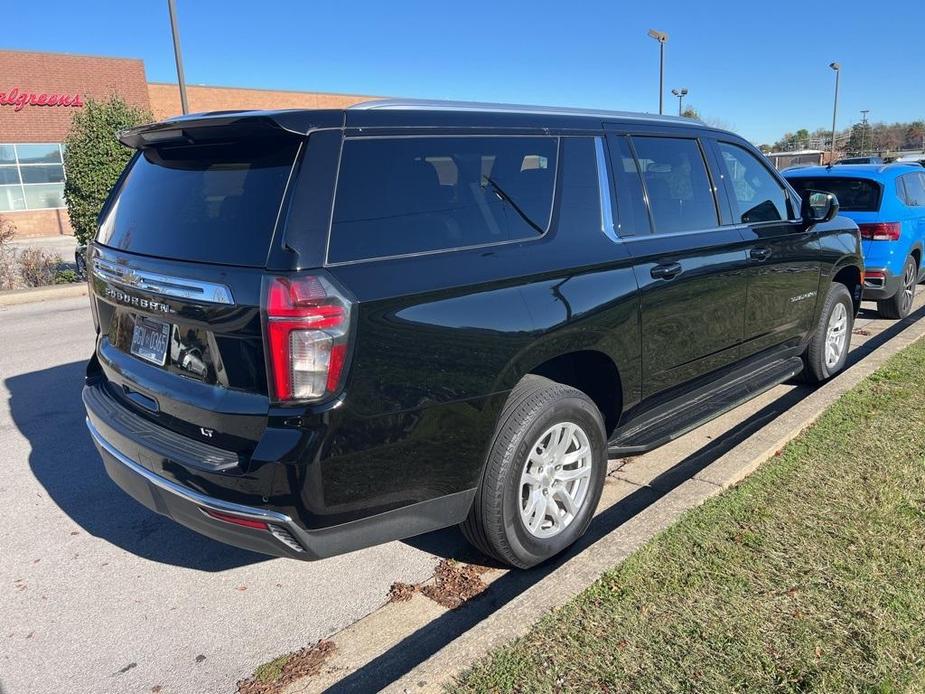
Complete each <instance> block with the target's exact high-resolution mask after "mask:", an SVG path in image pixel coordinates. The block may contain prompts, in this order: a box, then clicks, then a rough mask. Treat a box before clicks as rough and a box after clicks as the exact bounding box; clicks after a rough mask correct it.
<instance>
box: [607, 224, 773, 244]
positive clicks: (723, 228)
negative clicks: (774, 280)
mask: <svg viewBox="0 0 925 694" xmlns="http://www.w3.org/2000/svg"><path fill="white" fill-rule="evenodd" d="M778 223H779V222H778ZM742 226H743V225H742V224H725V225H721V226H715V227H710V228H709V229H688V230H686V231H672V232H668V233H665V234H655V233H652V234H640V235H638V236H621V237H620V240H621V241H624V242H629V241H644V240H646V239H654V238H671V237H672V236H693V235H694V234H710V233H714V232H717V231H734V230H735V229H736V228H741V227H742ZM743 243H744V239H743Z"/></svg>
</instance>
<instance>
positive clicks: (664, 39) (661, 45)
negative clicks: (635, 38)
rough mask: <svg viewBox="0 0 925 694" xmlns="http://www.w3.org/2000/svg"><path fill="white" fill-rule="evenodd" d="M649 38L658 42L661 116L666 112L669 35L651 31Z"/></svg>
mask: <svg viewBox="0 0 925 694" xmlns="http://www.w3.org/2000/svg"><path fill="white" fill-rule="evenodd" d="M649 36H651V37H652V38H653V39H655V40H656V41H658V113H659V115H661V114H662V113H664V112H665V108H664V101H663V99H664V96H665V44H666V43H668V34H666V33H665V32H664V31H656V30H655V29H649Z"/></svg>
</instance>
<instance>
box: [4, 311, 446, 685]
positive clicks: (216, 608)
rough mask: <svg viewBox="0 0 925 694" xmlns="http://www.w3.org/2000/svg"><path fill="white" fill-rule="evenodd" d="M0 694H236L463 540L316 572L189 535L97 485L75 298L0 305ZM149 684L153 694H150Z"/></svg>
mask: <svg viewBox="0 0 925 694" xmlns="http://www.w3.org/2000/svg"><path fill="white" fill-rule="evenodd" d="M0 336H2V341H3V346H2V349H0V398H2V404H0V463H2V465H3V471H2V474H0V509H3V513H4V516H3V530H2V533H0V692H3V694H34V693H37V692H48V693H52V692H119V693H120V694H121V693H125V692H151V691H160V692H162V694H168V693H171V692H183V693H188V692H233V691H234V690H235V682H236V681H237V680H239V679H241V678H243V677H246V676H248V675H250V674H251V673H252V672H253V670H254V668H255V667H256V666H257V665H259V664H260V663H263V662H266V661H267V660H270V659H272V658H274V657H276V656H278V655H280V654H282V653H286V652H289V651H292V650H295V649H297V648H300V647H302V646H304V645H306V644H311V643H314V642H315V641H316V640H318V639H319V638H322V637H324V636H328V635H330V634H331V633H333V632H336V631H338V630H340V629H342V628H343V627H345V626H347V625H349V624H351V623H353V622H355V621H356V620H357V619H359V618H361V617H363V616H364V615H366V614H368V613H369V612H371V611H373V610H374V609H376V608H377V607H379V606H380V605H382V604H383V603H384V602H385V599H386V595H387V592H388V589H389V587H390V585H391V584H392V582H393V581H406V582H416V581H421V580H423V579H425V578H426V577H428V576H430V575H431V574H432V572H433V568H434V566H435V565H436V563H437V561H438V557H436V556H435V555H434V554H432V553H431V551H440V550H441V549H442V548H445V549H446V551H449V552H452V551H455V549H456V548H458V547H459V546H461V545H462V544H463V542H464V541H463V540H462V538H461V536H458V535H456V534H455V531H454V532H444V533H442V534H439V536H438V540H437V541H436V542H431V543H429V544H427V543H425V544H427V547H426V549H417V548H415V547H413V546H411V545H409V544H406V543H403V542H394V543H390V544H388V545H384V546H381V547H376V548H372V549H369V550H363V551H360V552H355V553H353V554H349V555H346V556H341V557H334V558H332V559H326V560H323V561H319V562H312V563H307V562H300V561H296V560H290V559H272V558H268V557H264V556H262V555H257V554H252V553H249V552H246V551H242V550H237V549H235V548H233V547H229V546H227V545H223V544H220V543H217V542H214V541H212V540H210V539H208V538H205V537H202V536H200V535H198V534H196V533H194V532H192V531H190V530H187V529H186V528H184V527H182V526H180V525H177V524H176V523H174V522H172V521H170V520H168V519H166V518H163V517H161V516H159V515H157V514H155V513H153V512H151V511H148V510H147V509H146V508H144V507H143V506H141V505H140V504H138V503H137V502H135V501H134V500H133V499H131V498H129V497H128V496H126V495H125V494H124V493H123V492H122V491H121V490H119V489H118V488H117V487H116V486H115V485H114V484H113V483H112V482H111V481H110V480H109V478H108V477H107V476H106V473H105V472H104V470H103V466H102V463H101V462H100V459H99V456H98V455H97V452H96V450H95V449H94V447H93V444H92V443H91V441H90V438H89V436H88V434H87V431H86V428H85V426H84V415H83V408H82V405H81V401H80V389H81V387H82V381H83V374H84V365H85V363H86V360H87V358H88V357H89V355H90V353H91V351H92V344H93V329H92V324H91V317H90V311H89V308H88V304H87V299H86V298H85V297H82V298H78V299H62V300H58V301H49V302H44V303H33V304H25V305H20V306H12V307H8V308H4V307H2V306H0ZM155 687H160V689H159V690H158V689H154V688H155Z"/></svg>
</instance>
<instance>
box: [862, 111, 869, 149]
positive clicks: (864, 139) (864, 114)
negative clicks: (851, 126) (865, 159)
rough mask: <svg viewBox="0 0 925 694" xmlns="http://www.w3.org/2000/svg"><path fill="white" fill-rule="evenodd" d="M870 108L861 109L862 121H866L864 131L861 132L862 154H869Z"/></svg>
mask: <svg viewBox="0 0 925 694" xmlns="http://www.w3.org/2000/svg"><path fill="white" fill-rule="evenodd" d="M868 113H870V109H869V108H865V109H861V122H863V123H864V132H863V133H862V134H861V154H867V114H868Z"/></svg>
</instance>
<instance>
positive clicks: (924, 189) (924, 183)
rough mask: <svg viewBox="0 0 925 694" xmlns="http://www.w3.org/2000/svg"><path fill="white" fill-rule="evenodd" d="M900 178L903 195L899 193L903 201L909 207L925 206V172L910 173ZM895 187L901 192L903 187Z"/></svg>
mask: <svg viewBox="0 0 925 694" xmlns="http://www.w3.org/2000/svg"><path fill="white" fill-rule="evenodd" d="M900 178H901V179H902V183H903V184H904V186H903V187H904V188H905V195H900V197H902V199H903V202H905V203H906V204H907V205H909V206H910V207H925V174H920V173H911V174H906V175H905V176H901V177H900ZM897 183H898V181H897ZM897 188H898V190H899V191H900V192H901V193H902V191H903V188H902V187H899V186H897Z"/></svg>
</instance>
